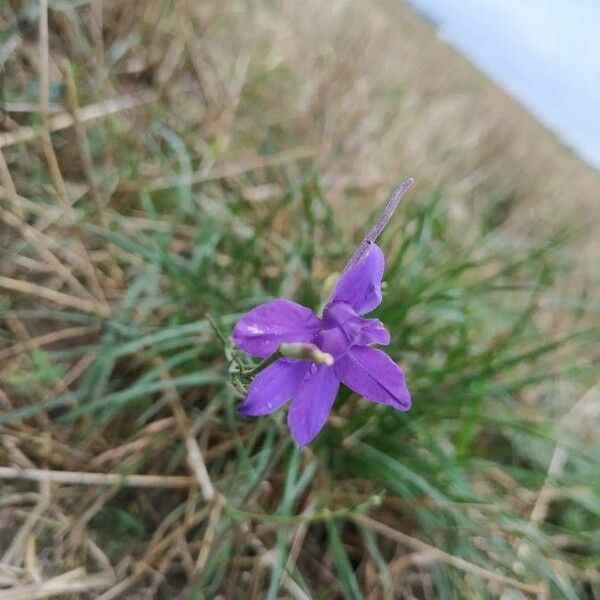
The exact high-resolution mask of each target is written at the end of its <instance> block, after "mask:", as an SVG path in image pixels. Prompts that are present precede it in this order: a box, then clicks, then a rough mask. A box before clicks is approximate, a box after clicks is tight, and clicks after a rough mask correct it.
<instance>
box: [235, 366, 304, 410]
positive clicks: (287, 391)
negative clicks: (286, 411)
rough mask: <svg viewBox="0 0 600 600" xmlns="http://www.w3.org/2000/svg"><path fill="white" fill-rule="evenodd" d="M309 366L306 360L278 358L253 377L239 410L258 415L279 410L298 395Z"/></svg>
mask: <svg viewBox="0 0 600 600" xmlns="http://www.w3.org/2000/svg"><path fill="white" fill-rule="evenodd" d="M309 368H310V364H309V363H308V361H305V360H303V361H300V360H287V359H285V358H280V359H279V360H276V361H275V362H274V363H273V364H272V365H269V366H268V367H267V368H266V369H264V370H263V371H261V372H260V373H259V374H258V375H257V376H256V377H255V378H254V379H253V381H252V383H251V384H250V388H249V389H248V394H247V395H246V399H245V400H244V403H243V404H242V405H241V406H240V407H239V409H238V412H240V413H242V414H244V415H249V416H256V415H266V414H268V413H271V412H273V411H274V410H277V409H278V408H279V407H280V406H281V405H282V404H283V403H284V402H287V401H288V400H290V399H291V398H292V396H295V395H296V392H297V391H298V386H299V385H300V382H301V381H302V380H303V379H304V377H305V376H306V374H307V373H308V369H309Z"/></svg>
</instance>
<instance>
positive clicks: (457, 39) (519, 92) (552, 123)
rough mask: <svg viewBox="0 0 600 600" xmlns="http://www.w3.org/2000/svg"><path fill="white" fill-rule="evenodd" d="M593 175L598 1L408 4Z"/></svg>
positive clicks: (599, 132) (599, 67)
mask: <svg viewBox="0 0 600 600" xmlns="http://www.w3.org/2000/svg"><path fill="white" fill-rule="evenodd" d="M408 2H409V4H411V5H413V6H414V7H415V8H417V9H418V10H419V11H420V12H421V13H423V14H424V15H426V16H427V17H428V18H429V19H431V20H432V21H433V22H435V23H436V25H437V26H438V28H439V30H440V33H441V35H442V36H443V37H444V38H446V39H447V40H448V42H449V43H450V44H452V45H453V46H455V47H456V48H457V49H458V50H460V51H461V52H462V53H463V54H464V55H466V56H467V57H468V58H469V59H470V60H471V62H473V63H474V64H475V65H477V66H478V67H479V68H480V69H481V70H482V71H484V72H485V73H486V74H487V75H488V76H489V77H490V78H491V79H492V80H494V81H495V82H496V83H497V84H498V85H499V86H500V87H502V88H504V89H505V90H506V91H507V92H508V93H509V94H511V95H512V96H513V97H514V98H516V99H517V100H518V101H519V102H520V103H521V104H523V105H524V106H525V107H527V108H528V109H529V110H530V111H531V112H532V113H533V114H534V115H535V116H536V117H537V119H538V120H539V121H541V122H542V123H544V124H545V125H546V126H547V127H549V128H550V129H551V130H553V131H554V132H555V133H556V134H558V136H559V137H560V138H561V139H562V140H563V142H564V143H565V144H567V145H568V146H570V147H571V148H572V149H573V150H574V151H575V152H576V153H577V154H579V155H580V156H581V157H582V158H584V159H585V160H586V161H587V162H589V163H590V164H591V165H593V166H594V167H596V168H597V169H599V170H600V0H408Z"/></svg>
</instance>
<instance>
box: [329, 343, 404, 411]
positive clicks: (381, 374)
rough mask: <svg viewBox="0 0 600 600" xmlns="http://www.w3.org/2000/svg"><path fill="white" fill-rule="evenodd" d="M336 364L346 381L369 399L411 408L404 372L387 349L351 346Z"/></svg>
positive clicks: (401, 408)
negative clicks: (384, 350) (387, 352)
mask: <svg viewBox="0 0 600 600" xmlns="http://www.w3.org/2000/svg"><path fill="white" fill-rule="evenodd" d="M333 368H334V369H335V373H336V375H337V376H338V377H339V378H340V380H341V382H342V383H343V384H345V385H347V386H348V387H349V388H350V389H351V390H352V391H353V392H356V393H357V394H360V395H361V396H364V397H365V398H366V399H367V400H371V401H372V402H377V403H379V404H387V405H389V406H392V407H394V408H395V409H397V410H402V411H404V410H409V409H410V405H411V399H410V392H409V391H408V388H407V387H406V383H405V381H404V373H403V372H402V370H401V369H400V367H399V366H398V365H396V363H395V362H394V361H393V360H392V359H391V358H390V357H389V356H388V355H387V354H386V353H385V352H382V351H381V350H376V349H375V348H369V347H367V346H360V347H356V348H352V350H351V351H350V352H348V354H346V355H345V356H343V357H342V358H340V359H339V360H338V361H336V363H335V365H334V367H333Z"/></svg>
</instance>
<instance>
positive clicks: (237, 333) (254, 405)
mask: <svg viewBox="0 0 600 600" xmlns="http://www.w3.org/2000/svg"><path fill="white" fill-rule="evenodd" d="M412 183H413V180H412V179H408V180H406V181H404V182H403V183H402V184H401V185H400V186H399V187H398V188H396V190H395V191H394V193H393V195H392V197H391V199H390V201H389V202H388V204H387V206H386V208H385V210H384V211H383V213H382V214H381V216H380V217H379V219H378V221H377V223H376V224H375V225H374V227H373V228H372V229H371V230H370V231H369V233H368V234H367V235H366V236H365V238H364V239H363V240H362V242H361V243H360V244H359V246H358V248H357V249H356V251H355V252H354V254H353V255H352V257H351V258H350V260H349V261H348V264H347V265H346V267H345V268H344V270H343V271H342V274H341V275H340V277H339V280H338V282H337V284H336V286H335V288H334V290H333V293H332V294H331V297H330V298H329V300H328V301H327V304H326V305H325V308H324V310H323V316H322V318H319V317H318V316H317V315H315V314H314V313H313V312H312V311H311V310H310V309H309V308H306V307H305V306H302V305H300V304H297V303H296V302H292V301H291V300H285V299H277V300H272V301H270V302H266V303H265V304H261V305H260V306H257V307H256V308H254V309H252V310H251V311H250V312H248V313H247V314H246V315H244V316H243V317H242V318H241V319H240V320H239V321H238V322H237V324H236V325H235V327H234V329H233V334H232V337H233V341H234V343H235V345H236V346H238V347H239V348H241V349H242V350H244V351H245V352H247V353H248V354H250V355H251V356H256V357H259V358H268V357H273V358H274V360H273V362H271V363H270V364H269V365H268V366H266V367H265V368H264V369H263V370H261V371H260V372H259V373H258V374H257V375H256V376H255V377H254V379H253V380H252V383H251V384H250V387H249V388H248V392H247V394H246V398H245V400H244V402H243V404H242V405H241V406H240V408H239V412H240V413H242V414H245V415H251V416H257V415H264V414H268V413H271V412H273V411H275V410H276V409H278V408H279V407H280V406H282V405H283V404H284V403H285V402H287V401H291V405H290V408H289V411H288V417H287V421H288V426H289V428H290V431H291V433H292V436H293V437H294V439H295V440H296V442H297V443H298V444H299V445H300V446H305V445H306V444H308V443H309V442H310V441H312V440H313V439H314V438H315V436H316V435H317V434H318V433H319V431H320V430H321V429H322V428H323V426H324V425H325V422H326V421H327V417H328V416H329V413H330V411H331V408H332V406H333V403H334V401H335V398H336V396H337V392H338V389H339V386H340V383H343V384H344V385H346V386H347V387H349V388H350V389H351V390H352V391H354V392H356V393H357V394H359V395H361V396H363V397H364V398H366V399H367V400H370V401H371V402H376V403H379V404H386V405H388V406H391V407H392V408H395V409H396V410H399V411H406V410H409V409H410V406H411V397H410V392H409V391H408V388H407V386H406V383H405V380H404V373H403V372H402V370H401V369H400V367H398V366H397V365H396V364H395V363H394V361H392V359H391V358H390V357H389V356H388V355H387V354H386V353H385V352H383V351H381V350H378V349H376V348H373V347H372V345H373V344H380V345H383V346H385V345H388V344H389V343H390V334H389V332H388V331H387V329H386V328H385V327H384V326H383V324H382V323H381V322H380V321H379V320H378V319H367V318H365V317H364V316H363V315H364V314H366V313H368V312H370V311H372V310H373V309H374V308H376V307H377V306H379V304H380V303H381V300H382V296H381V280H382V277H383V271H384V263H385V259H384V256H383V252H382V250H381V248H379V246H377V244H375V241H376V239H377V238H378V237H379V234H380V233H381V232H382V231H383V228H384V227H385V226H386V224H387V223H388V221H389V220H390V218H391V216H392V214H393V213H394V211H395V209H396V207H397V206H398V203H399V202H400V199H401V198H402V196H403V195H404V194H405V192H406V191H407V190H408V189H409V188H410V186H411V185H412ZM282 350H283V352H282ZM290 355H291V356H295V358H291V357H290ZM311 358H312V360H311Z"/></svg>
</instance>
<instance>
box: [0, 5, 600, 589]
mask: <svg viewBox="0 0 600 600" xmlns="http://www.w3.org/2000/svg"><path fill="white" fill-rule="evenodd" d="M0 68H1V69H2V82H1V83H2V88H1V89H2V98H1V100H2V106H1V108H2V113H1V119H2V120H1V122H0V128H1V129H0V240H1V245H0V249H1V252H0V265H1V267H0V268H1V273H0V311H1V312H0V405H1V410H2V412H1V415H0V441H1V444H0V481H1V484H0V485H1V487H0V598H2V599H4V600H9V599H12V600H15V599H24V600H25V599H27V600H29V599H31V598H50V597H61V598H101V599H102V600H108V599H109V598H132V599H133V598H152V597H156V598H244V599H246V598H268V599H269V600H274V599H275V598H295V599H301V598H302V599H305V598H323V599H325V598H327V599H329V598H363V597H364V598H370V599H377V598H385V599H388V598H406V599H412V598H423V599H434V598H435V599H438V598H442V599H443V598H449V599H450V598H473V599H481V598H502V599H503V600H507V599H511V598H519V599H521V598H532V597H533V598H552V599H555V598H568V599H573V600H576V599H581V598H588V599H598V598H600V573H599V571H598V565H599V563H600V546H599V542H600V536H599V531H598V526H599V523H600V520H599V516H600V469H599V468H598V465H599V459H600V447H599V445H598V435H597V431H598V425H599V421H600V390H599V388H598V385H597V375H598V372H597V367H598V348H599V347H600V345H599V344H598V342H599V341H600V340H599V336H598V327H597V319H598V270H597V265H598V264H599V263H598V258H600V251H599V247H598V246H599V245H598V242H597V233H596V236H594V232H593V230H592V227H593V225H594V222H596V223H597V222H598V221H597V220H598V216H599V215H598V211H599V210H600V209H599V206H600V204H599V202H598V200H599V199H600V174H598V173H597V172H595V171H593V170H592V169H590V168H588V167H586V166H585V165H584V164H582V163H581V162H580V161H579V160H578V159H577V158H576V157H574V156H573V155H572V154H570V152H569V151H568V150H567V149H566V148H564V147H562V146H561V145H560V143H559V142H558V141H557V140H556V139H555V138H554V137H553V136H552V135H551V134H550V133H548V132H546V131H545V130H544V129H543V128H542V127H541V126H540V125H538V124H537V123H536V122H535V121H534V120H533V119H532V118H531V117H530V116H529V115H528V114H527V113H526V112H525V111H524V110H522V109H521V108H519V107H518V106H517V105H516V104H515V103H514V102H513V101H512V100H511V99H510V98H508V97H507V96H505V95H504V94H503V93H502V92H500V91H498V90H497V89H496V88H495V87H494V86H493V85H492V84H491V83H490V82H489V81H487V80H485V78H483V77H482V76H481V74H479V73H478V72H477V71H475V70H474V69H473V68H471V67H470V66H469V65H467V64H466V63H465V62H464V61H463V60H462V59H461V58H460V57H459V56H457V55H456V54H455V53H454V52H453V51H452V50H451V49H449V48H448V47H447V46H446V45H445V44H444V43H443V42H442V41H440V40H438V39H437V38H436V37H435V33H434V31H433V29H432V28H431V26H430V25H429V24H427V23H425V22H423V21H421V20H420V19H419V18H417V17H415V16H414V15H413V13H411V12H410V11H409V10H408V9H407V8H406V7H405V6H404V5H402V4H400V3H397V2H392V1H391V0H389V1H388V0H370V1H368V2H359V1H358V0H336V1H335V2H329V3H322V2H318V1H317V0H303V1H299V0H283V1H282V2H269V1H267V0H253V1H251V2H245V1H242V0H222V1H219V2H202V3H199V2H193V1H191V0H172V1H167V0H164V1H163V0H145V1H142V2H118V1H116V0H104V1H102V0H50V2H48V1H47V0H40V1H39V2H38V1H33V0H5V1H3V2H2V3H1V4H0ZM408 176H413V177H415V178H416V179H417V185H416V187H415V189H414V190H413V191H412V192H411V193H410V195H409V196H408V197H407V198H406V200H405V201H404V204H403V206H402V207H401V209H400V211H399V212H398V213H397V215H396V216H395V218H394V221H393V223H392V224H391V225H390V227H389V228H388V231H387V232H386V234H385V235H384V237H383V241H382V244H383V246H384V249H385V252H386V256H387V270H386V282H387V283H386V290H385V297H384V302H383V304H382V306H381V307H380V308H379V309H378V310H377V316H378V317H379V318H381V319H382V320H383V321H384V322H385V323H386V325H387V326H388V327H389V328H390V329H391V331H392V339H393V346H392V347H391V349H390V354H391V355H392V356H394V357H395V358H396V359H397V360H398V361H399V362H400V363H401V364H402V365H403V366H404V367H405V369H406V372H407V377H408V381H409V384H410V387H411V390H412V392H413V397H414V408H413V409H412V410H411V411H410V412H409V413H406V414H397V413H395V412H392V411H390V410H387V409H385V408H384V407H376V406H373V405H371V404H369V403H366V402H364V401H363V400H361V399H360V398H357V397H355V396H353V395H351V394H349V393H348V392H345V393H342V394H341V397H340V398H339V399H338V402H337V403H336V407H335V410H334V413H333V415H332V417H331V419H330V422H329V424H328V426H327V427H326V429H325V430H324V431H323V433H322V434H321V435H320V436H319V437H318V439H317V440H316V441H315V442H314V443H313V444H312V445H311V447H310V448H308V449H307V450H306V451H304V452H300V451H299V450H298V449H296V448H295V447H294V445H293V444H292V442H291V440H290V436H289V434H288V432H287V430H286V427H285V420H284V414H276V415H274V416H272V417H264V418H260V419H247V418H242V417H240V416H238V415H237V414H236V405H237V404H238V403H239V401H240V397H239V395H238V393H237V392H236V391H235V390H234V388H233V387H232V386H231V385H230V384H229V382H228V366H227V361H228V359H229V358H230V357H231V352H232V350H231V348H230V347H229V344H228V342H227V334H228V332H229V330H230V327H231V325H232V324H233V323H234V322H235V320H236V318H237V317H238V316H239V315H240V314H241V313H243V312H244V311H246V310H248V309H249V308H251V307H252V306H254V305H256V304H258V303H260V302H262V301H265V300H267V299H269V298H272V297H279V296H285V297H290V298H292V297H293V298H295V299H296V300H298V301H300V302H303V303H305V304H307V305H311V306H313V307H315V308H317V307H318V306H319V304H320V302H321V301H322V300H323V297H324V291H323V290H324V288H325V287H326V286H327V285H330V284H331V278H332V276H334V274H335V272H336V271H338V270H339V269H340V268H341V267H342V266H343V264H344V260H345V258H346V257H347V256H348V254H349V252H351V250H352V249H353V247H354V244H355V243H356V242H357V241H358V240H359V239H360V237H361V234H362V232H363V231H364V229H365V226H366V225H367V224H368V223H370V222H371V221H370V219H372V216H373V214H374V213H375V212H377V210H379V208H380V206H381V205H382V203H383V202H384V201H385V200H386V198H387V195H388V194H389V192H390V191H391V189H392V187H393V186H394V184H396V183H398V181H399V180H401V179H403V178H405V177H408ZM209 315H212V317H213V318H214V323H213V324H211V322H210V318H209ZM220 336H222V337H223V339H221V337H220ZM280 413H284V411H280Z"/></svg>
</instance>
